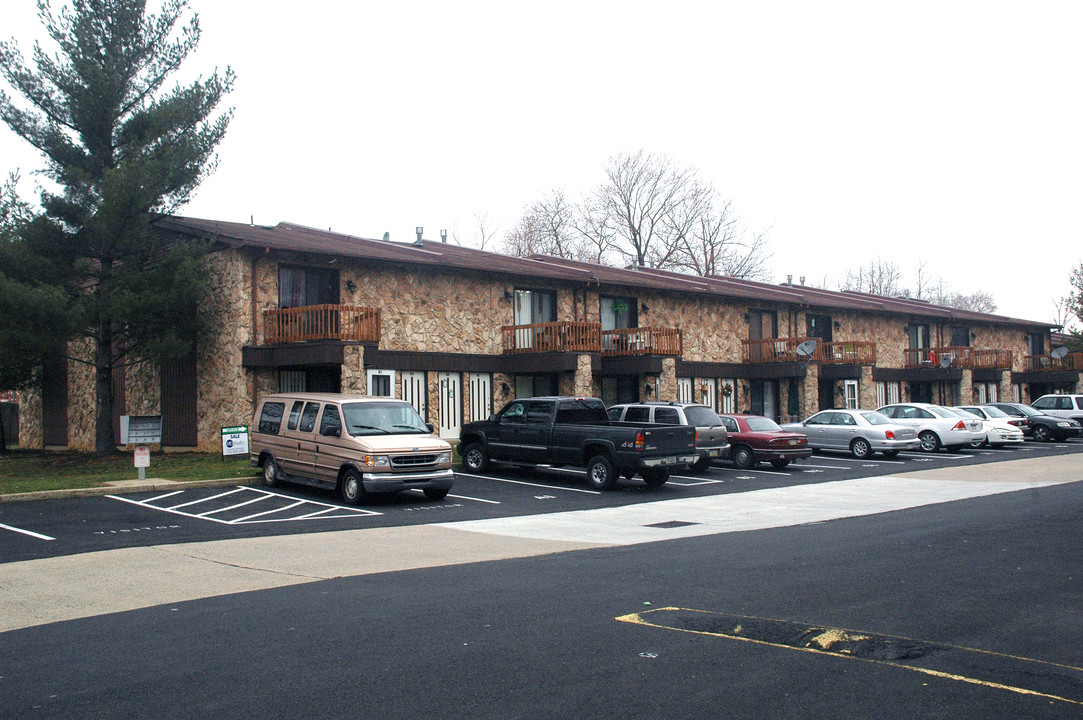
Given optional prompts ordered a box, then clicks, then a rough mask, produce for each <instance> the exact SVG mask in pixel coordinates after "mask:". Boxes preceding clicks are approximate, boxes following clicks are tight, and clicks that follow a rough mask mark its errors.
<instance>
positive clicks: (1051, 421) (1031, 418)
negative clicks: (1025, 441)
mask: <svg viewBox="0 0 1083 720" xmlns="http://www.w3.org/2000/svg"><path fill="white" fill-rule="evenodd" d="M986 405H988V406H991V407H995V408H999V409H1001V410H1003V411H1004V412H1006V413H1008V415H1010V416H1011V417H1013V418H1023V419H1025V420H1026V421H1027V422H1028V425H1027V427H1024V428H1023V434H1024V435H1030V436H1031V437H1032V438H1034V439H1035V440H1037V441H1038V442H1049V441H1050V440H1058V441H1059V440H1066V439H1068V438H1073V437H1079V436H1080V435H1083V427H1081V426H1080V425H1079V423H1077V422H1076V421H1075V420H1069V419H1068V418H1062V417H1055V416H1053V415H1046V414H1045V413H1043V412H1042V411H1041V410H1035V409H1034V408H1033V407H1031V406H1030V405H1026V404H1025V403H1004V402H996V403H986ZM983 407H984V406H983Z"/></svg>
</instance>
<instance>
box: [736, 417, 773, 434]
mask: <svg viewBox="0 0 1083 720" xmlns="http://www.w3.org/2000/svg"><path fill="white" fill-rule="evenodd" d="M745 422H747V423H748V429H749V430H751V431H752V432H773V431H776V430H781V429H782V428H780V427H779V426H778V423H776V422H775V421H774V420H770V419H768V418H765V417H750V418H745Z"/></svg>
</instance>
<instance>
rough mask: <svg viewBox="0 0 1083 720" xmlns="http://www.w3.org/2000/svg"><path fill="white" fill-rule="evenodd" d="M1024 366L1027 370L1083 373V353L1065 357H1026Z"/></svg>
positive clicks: (1074, 353) (1069, 354)
mask: <svg viewBox="0 0 1083 720" xmlns="http://www.w3.org/2000/svg"><path fill="white" fill-rule="evenodd" d="M1023 365H1024V367H1025V368H1026V369H1027V370H1048V371H1057V370H1069V371H1075V372H1080V371H1083V352H1073V353H1068V354H1067V355H1064V356H1063V357H1053V356H1052V355H1024V356H1023Z"/></svg>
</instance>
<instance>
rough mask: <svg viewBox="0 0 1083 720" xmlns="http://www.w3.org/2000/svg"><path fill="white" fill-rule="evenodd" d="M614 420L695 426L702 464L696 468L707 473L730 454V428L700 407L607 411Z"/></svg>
mask: <svg viewBox="0 0 1083 720" xmlns="http://www.w3.org/2000/svg"><path fill="white" fill-rule="evenodd" d="M606 412H608V413H609V419H610V420H617V421H621V422H640V423H644V422H649V423H659V424H662V425H691V426H692V427H694V428H695V429H696V452H697V454H699V460H697V461H696V463H695V464H694V465H693V466H692V468H693V469H694V470H699V471H703V470H706V469H707V468H709V467H710V466H711V461H712V460H719V459H721V458H723V457H725V456H726V454H727V453H728V452H729V447H730V446H729V443H727V442H726V428H725V426H724V425H722V419H721V418H719V417H718V414H717V413H716V412H715V411H714V410H712V409H711V408H709V407H707V406H706V405H700V404H699V403H667V402H639V403H622V404H620V405H612V406H610V407H609V409H608V410H607V411H606Z"/></svg>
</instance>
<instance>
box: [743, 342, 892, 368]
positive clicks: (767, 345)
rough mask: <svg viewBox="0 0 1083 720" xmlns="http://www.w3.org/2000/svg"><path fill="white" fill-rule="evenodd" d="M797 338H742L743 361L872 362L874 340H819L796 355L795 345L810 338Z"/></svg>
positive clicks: (863, 363) (827, 363)
mask: <svg viewBox="0 0 1083 720" xmlns="http://www.w3.org/2000/svg"><path fill="white" fill-rule="evenodd" d="M810 339H811V338H807V337H797V338H764V339H762V340H742V341H741V344H742V345H743V346H744V361H745V362H746V363H775V362H778V363H783V362H807V361H813V362H820V363H824V364H825V365H874V364H876V343H874V342H869V341H864V340H847V341H841V342H819V341H817V343H816V349H815V350H814V351H813V352H812V355H811V356H806V355H799V354H798V353H797V347H798V345H800V344H801V343H803V342H806V341H807V340H810Z"/></svg>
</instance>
